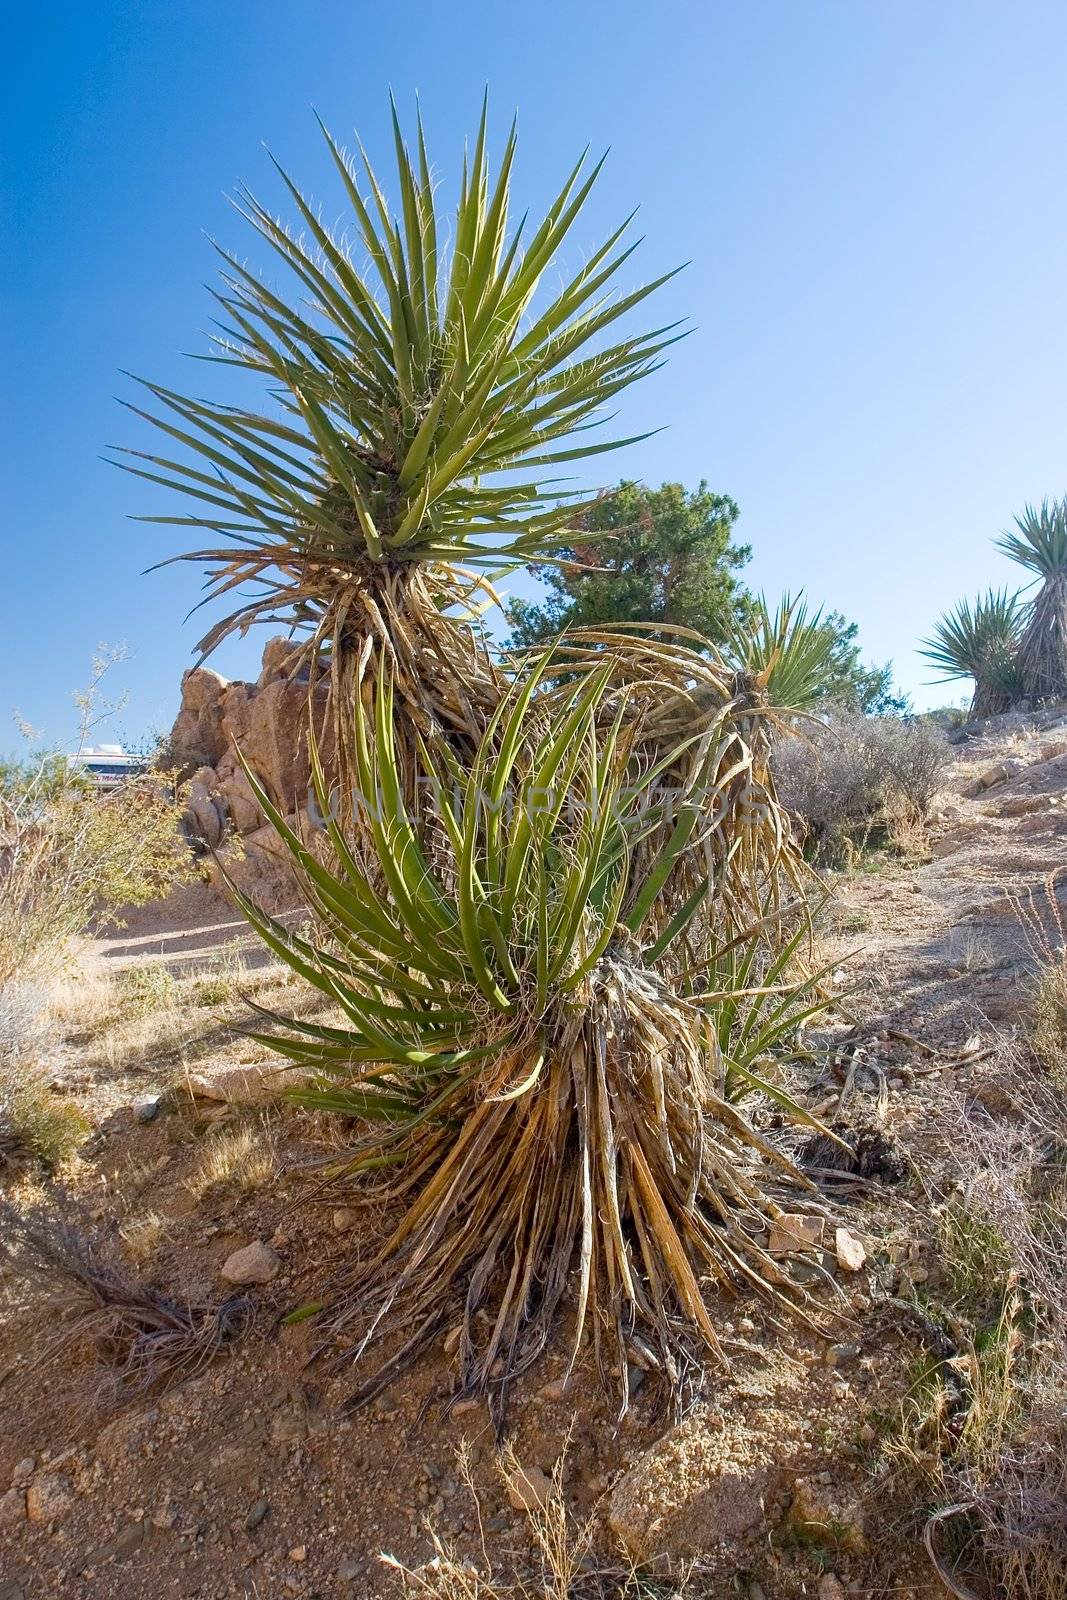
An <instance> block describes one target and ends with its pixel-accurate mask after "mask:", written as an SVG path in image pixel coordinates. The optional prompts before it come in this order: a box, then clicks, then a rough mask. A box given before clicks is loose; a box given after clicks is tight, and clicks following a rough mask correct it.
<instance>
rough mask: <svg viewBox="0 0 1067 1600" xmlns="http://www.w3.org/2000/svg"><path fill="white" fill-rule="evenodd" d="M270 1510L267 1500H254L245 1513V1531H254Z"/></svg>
mask: <svg viewBox="0 0 1067 1600" xmlns="http://www.w3.org/2000/svg"><path fill="white" fill-rule="evenodd" d="M269 1510H270V1502H269V1501H267V1500H254V1501H253V1502H252V1504H251V1505H250V1506H249V1508H248V1511H247V1513H246V1514H245V1532H246V1533H254V1532H255V1530H256V1529H257V1528H258V1527H259V1525H260V1523H261V1522H262V1521H263V1518H264V1517H265V1516H266V1515H267V1512H268V1511H269Z"/></svg>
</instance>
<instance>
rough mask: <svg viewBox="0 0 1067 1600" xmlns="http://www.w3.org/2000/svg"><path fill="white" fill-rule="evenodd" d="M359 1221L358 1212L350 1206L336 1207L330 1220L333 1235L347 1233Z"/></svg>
mask: <svg viewBox="0 0 1067 1600" xmlns="http://www.w3.org/2000/svg"><path fill="white" fill-rule="evenodd" d="M358 1220H359V1212H358V1211H354V1210H353V1209H352V1207H351V1206H337V1207H336V1208H335V1210H334V1212H333V1215H332V1216H331V1218H330V1221H331V1223H332V1224H333V1229H334V1232H335V1233H347V1232H348V1230H349V1229H350V1228H354V1227H355V1225H356V1223H357V1221H358Z"/></svg>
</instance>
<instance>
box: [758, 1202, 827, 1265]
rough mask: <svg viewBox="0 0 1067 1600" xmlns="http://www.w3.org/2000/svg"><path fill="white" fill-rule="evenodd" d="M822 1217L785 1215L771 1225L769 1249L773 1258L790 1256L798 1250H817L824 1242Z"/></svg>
mask: <svg viewBox="0 0 1067 1600" xmlns="http://www.w3.org/2000/svg"><path fill="white" fill-rule="evenodd" d="M822 1231H823V1223H822V1218H821V1217H805V1216H800V1215H798V1214H791V1213H788V1212H786V1213H784V1214H783V1215H782V1216H780V1217H779V1218H778V1220H777V1221H776V1222H774V1223H772V1224H771V1233H770V1238H769V1240H768V1242H767V1249H768V1250H769V1251H770V1253H771V1255H772V1256H788V1255H792V1254H793V1253H794V1251H797V1250H816V1249H817V1248H818V1246H819V1244H820V1242H821V1240H822Z"/></svg>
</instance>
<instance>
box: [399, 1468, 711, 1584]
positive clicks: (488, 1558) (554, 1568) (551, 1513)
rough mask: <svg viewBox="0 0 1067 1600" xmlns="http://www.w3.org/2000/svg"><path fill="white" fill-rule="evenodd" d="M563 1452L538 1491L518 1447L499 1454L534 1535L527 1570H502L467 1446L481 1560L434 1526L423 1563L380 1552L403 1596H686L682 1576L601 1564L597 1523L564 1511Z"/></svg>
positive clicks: (464, 1471)
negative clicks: (489, 1540)
mask: <svg viewBox="0 0 1067 1600" xmlns="http://www.w3.org/2000/svg"><path fill="white" fill-rule="evenodd" d="M565 1457H566V1451H564V1453H563V1455H562V1456H561V1457H560V1460H559V1462H558V1463H557V1465H556V1469H555V1471H554V1472H553V1474H552V1477H551V1479H550V1480H548V1482H547V1484H544V1485H541V1484H538V1485H537V1486H535V1487H536V1492H531V1485H530V1483H529V1481H528V1479H527V1477H526V1474H525V1473H524V1472H523V1469H522V1467H521V1466H520V1464H519V1462H518V1460H517V1458H516V1456H515V1454H514V1452H513V1451H512V1450H510V1449H505V1450H504V1452H503V1453H502V1455H501V1457H500V1463H499V1466H500V1476H501V1479H502V1480H503V1483H504V1485H505V1488H507V1489H508V1491H509V1498H511V1497H514V1498H515V1500H516V1501H517V1502H521V1503H523V1504H524V1505H525V1508H526V1516H527V1518H528V1520H529V1524H530V1532H531V1534H532V1536H533V1547H534V1559H533V1563H532V1565H531V1566H530V1568H529V1570H527V1571H522V1572H518V1573H507V1574H504V1573H502V1572H499V1571H498V1570H497V1569H496V1568H495V1566H494V1563H493V1558H492V1554H491V1552H490V1550H489V1547H488V1544H487V1542H486V1533H485V1528H484V1525H483V1522H482V1512H481V1506H480V1503H479V1499H478V1492H477V1489H476V1488H475V1485H474V1481H473V1478H472V1475H471V1470H470V1461H469V1457H468V1455H467V1452H466V1447H465V1446H464V1447H462V1448H461V1450H460V1452H459V1457H458V1476H459V1478H460V1480H461V1482H462V1483H463V1484H464V1486H465V1487H466V1489H467V1491H468V1493H469V1494H470V1497H471V1500H472V1502H473V1505H474V1511H475V1515H476V1518H477V1525H478V1530H479V1543H480V1547H481V1548H480V1555H481V1559H480V1561H478V1562H474V1561H470V1560H465V1559H464V1558H463V1557H462V1556H460V1555H459V1554H458V1553H457V1552H456V1551H455V1550H454V1549H453V1548H451V1547H450V1546H449V1545H448V1544H446V1543H445V1542H444V1541H443V1540H442V1539H440V1538H439V1537H438V1535H437V1534H436V1533H435V1532H434V1530H433V1529H432V1528H430V1530H429V1532H430V1537H431V1539H432V1541H433V1548H434V1553H433V1555H432V1557H431V1558H430V1560H429V1561H426V1562H424V1563H423V1564H422V1565H421V1566H418V1567H407V1566H405V1565H404V1564H403V1563H402V1562H401V1561H398V1560H397V1559H396V1557H395V1556H390V1555H383V1556H382V1557H381V1560H382V1562H383V1564H384V1565H385V1566H386V1567H388V1568H390V1569H391V1570H392V1571H393V1572H394V1573H395V1574H396V1578H397V1583H398V1587H399V1591H400V1593H401V1595H403V1596H404V1600H645V1597H647V1600H653V1596H654V1597H655V1600H684V1597H685V1595H686V1594H687V1593H690V1592H691V1591H689V1590H688V1589H687V1587H686V1579H685V1577H683V1578H681V1579H680V1580H679V1585H678V1586H676V1585H675V1584H674V1583H672V1582H669V1581H666V1580H664V1579H663V1578H659V1579H658V1580H655V1581H653V1580H651V1579H646V1578H645V1577H644V1576H643V1575H642V1573H640V1572H639V1571H637V1570H635V1569H634V1568H633V1567H632V1566H625V1567H623V1566H619V1565H618V1564H617V1563H611V1562H602V1561H600V1560H598V1559H597V1557H596V1555H595V1553H594V1550H593V1527H594V1522H593V1519H592V1518H589V1519H587V1520H585V1521H583V1522H576V1521H575V1519H574V1518H573V1517H572V1516H571V1514H570V1512H569V1511H568V1509H567V1503H566V1499H565V1497H564V1492H563V1472H564V1466H565Z"/></svg>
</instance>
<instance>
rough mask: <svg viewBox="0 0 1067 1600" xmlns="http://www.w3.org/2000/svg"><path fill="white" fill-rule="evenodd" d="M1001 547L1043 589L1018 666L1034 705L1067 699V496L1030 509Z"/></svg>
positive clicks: (1029, 614)
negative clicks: (1035, 701)
mask: <svg viewBox="0 0 1067 1600" xmlns="http://www.w3.org/2000/svg"><path fill="white" fill-rule="evenodd" d="M997 545H998V548H999V549H1001V550H1003V551H1004V553H1005V555H1008V556H1010V557H1011V559H1012V560H1013V561H1018V562H1019V564H1020V566H1023V567H1025V568H1026V570H1027V572H1029V573H1031V574H1032V576H1033V581H1034V582H1035V583H1040V585H1041V587H1040V589H1039V590H1038V592H1037V594H1036V595H1035V597H1034V599H1033V600H1032V601H1030V602H1029V604H1028V606H1027V608H1026V618H1025V622H1026V625H1025V627H1024V629H1023V631H1022V636H1021V638H1020V639H1019V646H1018V652H1017V657H1016V661H1017V667H1018V674H1019V680H1020V683H1021V685H1022V692H1023V694H1025V695H1028V696H1029V697H1030V699H1031V700H1063V699H1067V497H1065V498H1064V499H1063V500H1053V501H1049V500H1042V502H1041V507H1040V509H1039V510H1035V509H1034V507H1033V506H1029V505H1028V506H1027V507H1026V510H1025V511H1024V512H1023V514H1022V516H1021V517H1016V519H1015V531H1014V532H1012V531H1008V532H1006V533H1004V534H1002V535H1001V537H1000V538H999V539H998V540H997Z"/></svg>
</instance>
